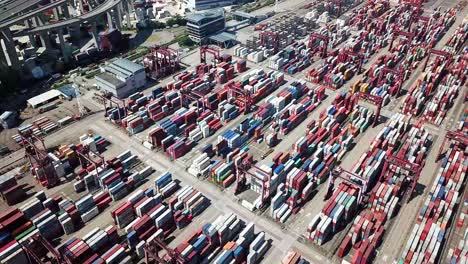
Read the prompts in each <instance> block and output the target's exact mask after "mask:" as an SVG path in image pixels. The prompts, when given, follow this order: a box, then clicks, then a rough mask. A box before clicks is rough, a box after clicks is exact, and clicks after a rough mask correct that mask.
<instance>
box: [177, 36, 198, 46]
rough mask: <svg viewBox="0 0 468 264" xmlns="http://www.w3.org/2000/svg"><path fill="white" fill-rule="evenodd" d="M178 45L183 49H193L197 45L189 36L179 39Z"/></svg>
mask: <svg viewBox="0 0 468 264" xmlns="http://www.w3.org/2000/svg"><path fill="white" fill-rule="evenodd" d="M178 43H179V45H180V46H182V47H191V46H193V45H195V42H193V40H192V39H191V38H190V37H189V36H187V35H185V36H183V37H181V38H180V39H179V41H178Z"/></svg>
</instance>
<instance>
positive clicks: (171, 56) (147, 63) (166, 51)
mask: <svg viewBox="0 0 468 264" xmlns="http://www.w3.org/2000/svg"><path fill="white" fill-rule="evenodd" d="M143 65H144V67H145V70H146V73H147V74H148V76H149V77H151V78H155V79H158V78H161V77H165V76H168V75H170V74H172V73H174V72H176V71H178V70H180V56H179V52H178V51H176V50H174V49H171V48H169V47H160V46H156V47H154V48H152V49H151V51H150V52H149V54H148V55H146V56H145V58H144V60H143Z"/></svg>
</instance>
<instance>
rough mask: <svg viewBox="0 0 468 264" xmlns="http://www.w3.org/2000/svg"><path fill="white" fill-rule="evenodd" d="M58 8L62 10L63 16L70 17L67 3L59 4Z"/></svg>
mask: <svg viewBox="0 0 468 264" xmlns="http://www.w3.org/2000/svg"><path fill="white" fill-rule="evenodd" d="M60 9H61V10H62V14H63V16H64V17H65V18H70V10H68V5H67V4H65V5H63V6H61V7H60Z"/></svg>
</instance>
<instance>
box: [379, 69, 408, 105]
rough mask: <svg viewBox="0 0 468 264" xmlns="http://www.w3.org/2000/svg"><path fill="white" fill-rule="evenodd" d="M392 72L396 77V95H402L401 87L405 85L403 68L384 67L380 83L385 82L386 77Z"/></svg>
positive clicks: (380, 75)
mask: <svg viewBox="0 0 468 264" xmlns="http://www.w3.org/2000/svg"><path fill="white" fill-rule="evenodd" d="M388 73H391V74H393V76H394V77H395V86H396V93H395V96H396V97H398V96H399V95H400V91H401V87H402V86H403V69H401V70H397V69H391V68H389V67H386V66H385V67H383V68H382V70H381V71H380V74H379V81H378V84H379V85H382V84H383V83H384V77H385V76H386V75H387V74H388Z"/></svg>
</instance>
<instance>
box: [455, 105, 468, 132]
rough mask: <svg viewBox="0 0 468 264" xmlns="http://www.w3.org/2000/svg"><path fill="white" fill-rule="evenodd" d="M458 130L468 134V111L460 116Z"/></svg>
mask: <svg viewBox="0 0 468 264" xmlns="http://www.w3.org/2000/svg"><path fill="white" fill-rule="evenodd" d="M457 130H458V131H460V132H463V133H465V134H468V109H465V111H464V112H462V114H461V115H460V118H459V119H458V125H457Z"/></svg>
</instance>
